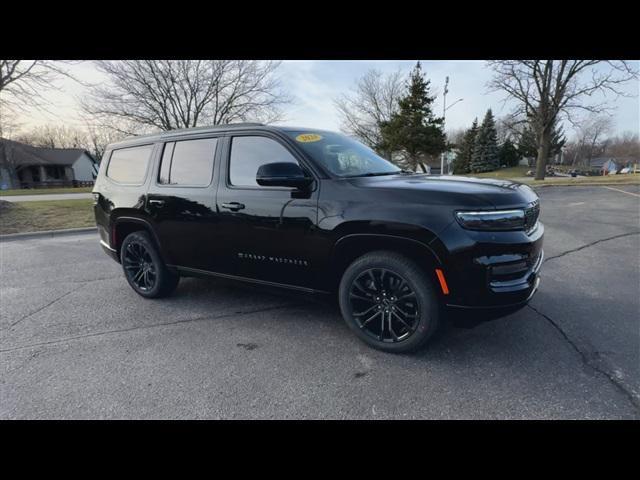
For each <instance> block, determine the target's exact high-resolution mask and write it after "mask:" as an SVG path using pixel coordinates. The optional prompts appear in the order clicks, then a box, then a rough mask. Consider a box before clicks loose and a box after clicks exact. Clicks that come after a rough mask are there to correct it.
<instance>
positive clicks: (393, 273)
mask: <svg viewBox="0 0 640 480" xmlns="http://www.w3.org/2000/svg"><path fill="white" fill-rule="evenodd" d="M339 300H340V310H341V312H342V316H343V317H344V319H345V321H346V322H347V325H349V327H350V328H351V329H352V330H353V331H354V332H355V333H356V335H357V336H358V337H360V338H361V339H362V340H364V341H365V342H366V343H367V344H369V345H371V346H372V347H374V348H377V349H379V350H384V351H386V352H394V353H404V352H409V351H412V350H416V349H418V348H420V347H421V346H423V345H424V344H425V343H426V342H427V340H429V338H431V336H432V335H433V334H434V332H435V331H436V330H437V328H438V325H439V316H438V311H439V310H438V300H437V297H436V294H435V292H434V289H433V287H432V284H431V281H430V280H429V278H428V277H427V275H426V274H425V272H424V271H423V270H421V269H420V268H419V267H418V266H417V265H416V264H415V263H414V262H413V261H412V260H410V259H408V258H406V257H405V256H403V255H400V254H397V253H395V252H386V251H378V252H371V253H368V254H366V255H363V256H362V257H360V258H358V259H357V260H355V261H354V262H353V263H352V264H351V265H350V266H349V267H348V268H347V269H346V271H345V272H344V274H343V276H342V280H341V281H340V289H339Z"/></svg>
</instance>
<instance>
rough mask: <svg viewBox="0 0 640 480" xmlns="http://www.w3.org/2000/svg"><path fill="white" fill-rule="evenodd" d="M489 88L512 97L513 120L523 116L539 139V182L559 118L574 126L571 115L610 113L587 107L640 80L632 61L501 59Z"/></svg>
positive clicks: (600, 107)
mask: <svg viewBox="0 0 640 480" xmlns="http://www.w3.org/2000/svg"><path fill="white" fill-rule="evenodd" d="M489 65H490V66H491V67H492V68H493V70H494V73H495V75H494V78H493V80H492V81H491V82H490V87H491V88H492V89H494V90H501V91H504V92H505V93H506V94H507V98H512V99H515V100H516V102H517V107H516V109H515V112H514V116H516V117H517V116H519V115H524V117H525V118H526V119H527V120H528V122H529V124H530V125H531V127H532V128H533V129H534V132H535V134H536V137H537V141H538V149H537V150H538V157H537V160H536V176H535V178H536V180H543V179H544V175H545V170H546V163H547V157H548V153H549V146H550V142H551V134H552V129H553V126H554V125H555V124H556V122H557V121H558V120H559V117H560V116H561V115H563V114H564V115H566V116H567V118H568V120H569V121H571V122H573V121H574V118H572V112H575V110H583V111H588V112H593V113H598V112H604V111H606V110H607V109H608V107H607V105H606V104H604V103H599V104H594V103H587V98H588V97H591V96H593V95H594V94H596V93H605V94H606V93H609V94H614V95H616V96H620V95H625V94H624V92H623V91H622V90H621V86H622V84H624V83H626V82H628V81H629V80H632V79H637V78H638V72H637V70H635V69H634V68H633V67H632V66H631V63H630V62H625V61H601V60H500V61H492V62H489Z"/></svg>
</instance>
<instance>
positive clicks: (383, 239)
mask: <svg viewBox="0 0 640 480" xmlns="http://www.w3.org/2000/svg"><path fill="white" fill-rule="evenodd" d="M93 192H94V197H95V215H96V222H97V224H98V230H99V233H100V239H101V240H100V243H101V245H102V247H103V248H104V250H105V251H106V252H107V253H108V254H109V255H110V256H112V257H113V258H114V259H115V260H116V261H118V262H120V263H121V264H122V267H123V270H124V274H125V277H126V279H127V281H128V282H129V284H130V285H131V287H132V288H133V289H134V290H135V291H136V292H137V293H138V294H140V295H142V296H143V297H148V298H153V297H162V296H165V295H168V294H170V293H171V292H172V291H173V290H174V289H175V288H176V286H177V284H178V281H179V278H180V276H200V275H215V276H220V277H225V278H231V279H238V280H244V281H248V282H254V283H259V284H265V285H276V286H281V287H286V288H291V289H296V290H302V291H306V292H323V293H334V292H337V294H338V299H339V303H340V309H341V311H342V314H343V316H344V319H345V320H346V322H347V324H348V325H349V326H350V327H351V328H352V329H353V331H354V332H355V333H356V335H358V336H359V337H360V338H361V339H362V340H364V341H365V342H367V343H368V344H370V345H372V346H374V347H376V348H380V349H382V350H386V351H392V352H404V351H409V350H412V349H415V348H417V347H419V346H421V345H422V344H424V342H426V340H427V339H428V338H429V337H430V336H431V335H432V334H433V333H434V331H435V330H436V329H437V327H438V324H439V323H440V321H441V317H442V313H443V312H446V311H447V310H448V307H458V308H465V309H470V308H480V309H487V308H489V309H495V308H496V307H500V311H503V309H502V308H501V307H510V310H509V311H512V310H513V308H514V307H518V306H523V305H524V304H525V303H526V302H527V301H528V300H529V299H530V298H531V297H532V295H533V294H534V292H535V291H536V289H537V286H538V282H539V278H538V272H539V270H540V266H541V264H542V257H543V253H542V237H543V230H544V229H543V226H542V224H541V223H540V222H539V221H538V216H539V213H540V204H539V200H538V197H537V196H536V194H535V193H534V192H533V190H532V189H531V188H529V187H528V186H526V185H521V184H518V183H513V182H509V181H498V180H489V179H478V178H466V177H456V176H428V175H423V174H415V173H412V172H406V171H403V170H401V169H399V168H398V167H396V166H395V165H394V164H392V163H390V162H388V161H387V160H385V159H383V158H381V157H380V156H378V155H377V154H376V153H374V152H373V151H372V150H371V149H369V148H367V147H365V146H364V145H362V144H361V143H359V142H357V141H355V140H353V139H351V138H349V137H347V136H345V135H341V134H338V133H334V132H329V131H321V130H312V129H306V128H293V127H274V126H265V125H261V124H238V125H226V126H219V127H211V128H195V129H187V130H178V131H170V132H165V133H161V134H157V135H150V136H141V137H135V138H131V139H128V140H125V141H122V142H120V143H117V144H113V145H110V146H109V147H108V148H107V150H106V152H105V155H104V160H103V162H102V165H101V167H100V173H99V175H98V178H97V181H96V185H95V188H94V190H93Z"/></svg>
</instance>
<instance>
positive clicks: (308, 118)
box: [19, 60, 640, 134]
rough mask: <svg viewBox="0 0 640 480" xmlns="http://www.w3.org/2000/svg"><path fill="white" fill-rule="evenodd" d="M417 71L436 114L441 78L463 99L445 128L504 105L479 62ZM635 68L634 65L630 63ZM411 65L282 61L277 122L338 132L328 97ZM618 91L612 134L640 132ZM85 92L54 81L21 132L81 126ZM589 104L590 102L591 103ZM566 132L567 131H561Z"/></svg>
mask: <svg viewBox="0 0 640 480" xmlns="http://www.w3.org/2000/svg"><path fill="white" fill-rule="evenodd" d="M421 62H422V66H423V72H424V73H425V74H426V76H427V78H428V79H429V80H430V81H431V87H432V93H433V94H437V95H438V97H437V100H436V106H435V108H436V113H437V114H438V115H441V114H442V91H443V86H444V82H445V78H446V76H447V75H448V76H449V93H448V95H447V104H449V105H451V104H452V103H453V102H454V101H456V100H457V99H459V98H462V99H463V101H462V102H460V103H458V104H456V105H454V106H452V108H451V109H449V110H447V116H446V126H447V130H450V129H457V128H468V127H469V126H470V124H471V122H472V121H473V119H474V117H479V118H481V117H482V116H483V115H484V113H485V111H486V110H487V108H489V107H491V108H492V109H493V111H494V114H495V115H496V116H497V117H500V116H502V115H504V114H506V113H507V112H508V111H509V109H510V107H509V105H508V104H506V105H505V104H503V101H502V100H503V98H504V97H503V94H501V93H489V92H488V91H487V90H488V89H487V86H486V85H487V82H488V81H489V80H490V78H491V70H490V69H489V68H488V67H487V66H486V64H485V62H482V61H475V60H468V61H459V60H456V61H428V60H421ZM635 63H636V67H637V66H638V64H639V63H640V62H635ZM414 65H415V62H413V61H371V60H363V61H346V60H343V61H320V60H314V61H285V62H283V63H282V65H281V67H280V70H279V75H280V77H281V80H282V82H283V86H284V87H285V89H286V90H287V91H288V92H289V93H290V94H291V95H292V96H293V98H294V102H293V104H291V105H289V106H288V107H287V108H286V110H285V117H286V119H285V121H283V122H282V123H285V124H289V125H296V126H306V127H316V128H322V129H328V130H338V129H339V124H340V121H339V118H338V116H337V114H336V110H335V107H334V104H333V99H334V98H336V97H337V96H338V95H340V94H341V93H345V92H348V91H349V90H350V89H351V88H352V87H353V86H354V83H355V82H356V80H357V79H358V78H359V77H361V76H362V75H364V74H365V73H366V71H367V70H369V69H371V68H375V69H378V70H380V71H383V72H394V71H397V70H401V71H403V72H405V73H406V74H408V72H409V71H410V70H411V68H412V67H413V66H414ZM70 70H71V72H72V73H73V74H74V75H76V76H77V77H78V78H79V79H82V80H85V81H87V82H99V81H101V80H102V79H103V77H102V75H101V74H100V73H99V72H98V71H96V69H95V67H94V66H93V64H92V63H91V62H83V63H81V64H79V65H75V66H73V67H71V69H70ZM624 89H625V90H626V91H627V92H628V93H629V94H632V95H635V98H618V99H617V100H614V99H613V98H611V99H610V100H609V101H610V102H611V104H612V105H615V106H616V110H615V112H614V115H613V118H614V123H615V131H616V132H618V133H620V132H623V131H627V130H630V131H634V132H638V131H639V130H640V102H639V97H638V95H639V94H640V84H639V82H638V81H634V82H630V83H629V84H627V85H626V86H625V87H624ZM84 93H85V90H84V87H82V86H80V85H78V84H77V83H74V82H73V81H70V80H64V81H61V82H60V90H59V91H55V92H50V93H48V94H47V95H46V97H47V98H48V99H49V100H50V101H51V102H52V105H51V106H50V107H48V110H49V112H51V113H46V112H38V111H30V112H29V113H28V114H27V115H22V116H21V117H20V119H19V121H20V122H21V123H22V127H23V128H24V129H26V128H29V127H30V126H35V125H41V124H46V123H64V124H68V125H73V126H78V127H81V126H82V125H83V124H84V122H83V120H82V118H81V117H80V115H79V113H80V110H79V108H78V99H79V98H81V97H82V96H83V95H84ZM594 100H595V99H594ZM566 130H567V133H569V134H570V133H571V129H570V128H569V127H568V128H566Z"/></svg>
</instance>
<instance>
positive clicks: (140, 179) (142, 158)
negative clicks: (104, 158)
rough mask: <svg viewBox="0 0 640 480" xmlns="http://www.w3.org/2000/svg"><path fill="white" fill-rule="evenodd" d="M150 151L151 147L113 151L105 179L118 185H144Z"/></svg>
mask: <svg viewBox="0 0 640 480" xmlns="http://www.w3.org/2000/svg"><path fill="white" fill-rule="evenodd" d="M152 150H153V145H143V146H140V147H130V148H120V149H118V150H114V151H113V153H111V159H110V160H109V166H108V167H107V177H109V178H111V179H113V180H115V181H116V182H119V183H131V184H137V185H139V184H141V183H144V179H145V176H146V173H147V165H148V164H149V158H150V157H151V151H152Z"/></svg>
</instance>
